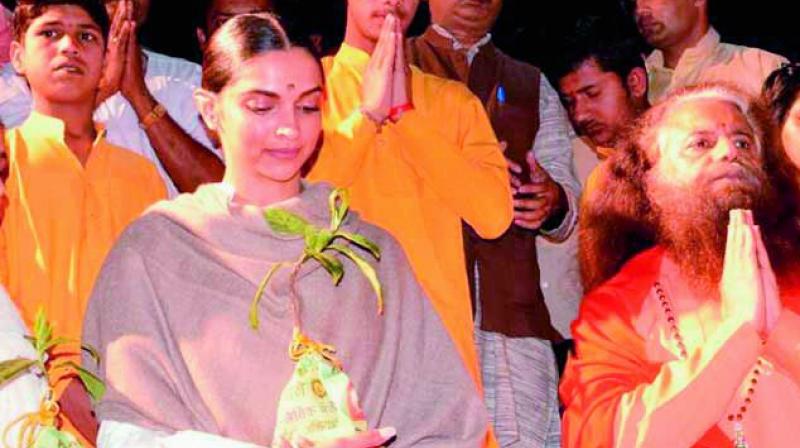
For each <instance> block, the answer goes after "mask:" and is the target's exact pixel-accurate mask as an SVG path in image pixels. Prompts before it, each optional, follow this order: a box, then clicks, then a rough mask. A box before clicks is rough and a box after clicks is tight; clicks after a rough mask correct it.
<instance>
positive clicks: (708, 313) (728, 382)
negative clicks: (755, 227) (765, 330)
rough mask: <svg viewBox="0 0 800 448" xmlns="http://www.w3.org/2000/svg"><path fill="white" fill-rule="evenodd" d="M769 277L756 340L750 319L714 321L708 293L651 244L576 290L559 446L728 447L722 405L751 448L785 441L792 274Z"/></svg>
mask: <svg viewBox="0 0 800 448" xmlns="http://www.w3.org/2000/svg"><path fill="white" fill-rule="evenodd" d="M656 281H658V282H659V283H660V284H661V286H662V288H663V291H664V292H665V297H667V300H668V301H669V303H668V305H667V307H668V308H670V309H671V311H672V313H673V314H674V318H675V323H676V325H677V329H678V332H679V333H680V335H681V339H682V340H683V344H684V345H685V347H686V352H687V356H686V357H683V356H682V355H681V349H680V344H679V343H678V342H677V338H676V337H675V333H674V331H673V330H671V325H672V324H671V322H670V321H669V317H667V313H666V312H665V311H664V305H662V304H661V300H660V299H659V298H658V297H659V295H658V294H657V293H656V291H655V288H654V285H655V282H656ZM779 283H780V285H779V286H780V288H781V298H782V302H783V304H784V308H783V311H782V313H781V315H780V317H779V319H778V323H777V324H776V327H775V328H774V329H773V330H772V333H771V334H770V335H769V336H768V338H767V340H766V341H765V343H763V344H762V341H761V339H760V337H759V334H758V333H757V332H756V330H755V327H753V326H752V325H750V324H745V325H741V326H738V327H737V326H733V325H730V324H728V323H726V322H724V321H722V320H721V318H720V310H719V301H718V300H716V299H708V298H702V297H701V298H698V297H695V294H694V293H693V292H692V291H691V290H690V289H689V288H688V286H687V284H686V281H685V280H684V278H683V277H682V276H681V274H680V272H679V270H678V267H677V266H676V264H675V263H674V262H673V261H672V260H670V259H669V257H667V256H666V255H665V252H664V250H663V249H662V248H660V247H656V248H653V249H650V250H648V251H645V252H643V253H641V254H639V255H638V256H636V257H635V258H633V259H632V260H631V261H629V262H628V263H627V264H626V265H625V266H624V267H623V268H622V270H621V271H620V272H619V273H618V274H617V275H616V276H615V277H614V278H612V279H611V280H609V281H608V282H606V283H605V284H603V285H601V286H600V287H598V288H596V289H595V290H593V291H592V292H590V293H589V294H588V295H587V296H586V297H585V298H584V300H583V303H582V305H581V311H580V315H579V317H578V320H577V321H576V322H575V323H574V324H573V329H572V334H573V337H574V338H575V349H576V356H575V357H573V358H572V359H570V360H569V363H568V364H567V369H566V372H565V375H564V380H563V383H562V386H561V397H562V400H563V401H564V403H565V405H566V412H565V414H564V426H563V428H564V439H563V442H564V446H569V447H603V448H606V447H647V448H651V447H655V448H657V447H688V446H692V447H703V448H711V447H714V448H717V447H726V446H733V439H734V425H733V422H731V421H729V420H728V416H729V415H734V416H735V415H736V413H738V412H740V411H741V407H742V406H745V407H746V408H747V410H746V412H744V414H743V420H742V425H743V428H744V434H745V437H746V439H747V441H748V443H749V444H750V446H751V447H755V448H757V447H779V446H780V447H784V446H794V445H796V431H797V427H798V424H800V315H798V313H799V312H800V288H798V284H799V283H798V282H797V278H791V279H790V278H784V279H780V280H779ZM756 370H758V373H756ZM754 379H755V382H754V381H753V380H754ZM751 387H753V388H754V393H753V394H752V395H750V394H749V393H748V389H750V388H751ZM748 397H749V398H750V399H751V402H750V403H747V402H746V399H747V398H748Z"/></svg>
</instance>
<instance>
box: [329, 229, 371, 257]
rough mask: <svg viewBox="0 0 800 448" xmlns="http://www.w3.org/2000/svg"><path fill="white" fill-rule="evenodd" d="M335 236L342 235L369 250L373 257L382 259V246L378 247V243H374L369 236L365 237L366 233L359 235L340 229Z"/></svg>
mask: <svg viewBox="0 0 800 448" xmlns="http://www.w3.org/2000/svg"><path fill="white" fill-rule="evenodd" d="M334 236H337V237H342V238H344V239H346V240H347V241H350V242H351V243H353V244H355V245H356V246H358V247H360V248H362V249H364V250H368V251H369V252H370V253H371V254H372V256H373V257H375V258H376V259H377V260H380V259H381V248H380V247H378V245H377V244H375V243H373V242H372V241H371V240H370V239H369V238H367V237H365V236H364V235H359V234H357V233H350V232H345V231H343V230H340V231H338V232H336V233H335V234H334Z"/></svg>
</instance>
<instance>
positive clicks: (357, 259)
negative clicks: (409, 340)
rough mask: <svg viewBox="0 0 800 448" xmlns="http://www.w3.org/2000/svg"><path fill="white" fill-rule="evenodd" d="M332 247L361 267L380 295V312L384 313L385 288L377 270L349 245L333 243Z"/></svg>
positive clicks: (377, 294)
mask: <svg viewBox="0 0 800 448" xmlns="http://www.w3.org/2000/svg"><path fill="white" fill-rule="evenodd" d="M330 248H331V249H333V250H335V251H337V252H339V253H341V254H342V255H344V256H346V257H347V258H349V259H351V260H353V263H355V264H356V266H358V267H359V269H361V272H362V273H363V274H364V276H365V277H367V280H368V281H369V283H370V284H371V285H372V289H373V290H374V291H375V295H376V296H378V314H381V313H383V288H382V287H381V282H380V280H378V274H377V273H376V272H375V268H373V267H372V265H371V264H369V263H367V261H366V260H364V259H363V258H361V256H359V255H358V254H357V253H355V252H354V251H353V250H352V249H350V248H349V247H345V246H341V245H339V244H331V246H330Z"/></svg>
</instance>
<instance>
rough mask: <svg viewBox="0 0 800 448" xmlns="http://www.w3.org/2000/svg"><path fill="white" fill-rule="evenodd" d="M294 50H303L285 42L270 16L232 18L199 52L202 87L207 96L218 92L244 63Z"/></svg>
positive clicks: (247, 15)
mask: <svg viewBox="0 0 800 448" xmlns="http://www.w3.org/2000/svg"><path fill="white" fill-rule="evenodd" d="M294 47H297V48H303V46H302V45H293V44H292V43H291V42H290V41H289V37H288V36H287V34H286V31H284V29H283V27H282V26H281V24H280V23H279V22H278V20H277V19H276V18H275V16H274V15H272V14H269V13H260V14H242V15H240V16H236V17H234V18H232V19H230V20H228V21H227V22H226V23H225V24H224V25H222V27H220V28H219V29H218V30H217V31H216V32H215V33H214V35H213V36H212V37H211V40H210V41H209V43H208V45H207V46H206V50H205V51H204V52H203V81H202V86H203V88H204V89H206V90H208V91H210V92H219V91H221V90H222V89H223V88H224V87H225V85H226V84H227V83H228V82H229V81H230V80H231V78H232V77H233V74H234V73H235V72H236V71H237V70H238V69H239V67H240V66H241V65H242V63H244V62H246V61H247V60H249V59H252V58H254V57H256V56H258V55H260V54H263V53H266V52H268V51H274V50H288V49H290V48H294Z"/></svg>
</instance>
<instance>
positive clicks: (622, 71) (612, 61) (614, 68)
mask: <svg viewBox="0 0 800 448" xmlns="http://www.w3.org/2000/svg"><path fill="white" fill-rule="evenodd" d="M643 51H644V46H643V44H642V42H641V41H640V40H639V39H638V38H636V37H634V36H631V35H620V34H619V33H614V32H611V31H609V29H608V28H603V27H602V26H601V24H599V22H597V21H590V22H589V23H583V24H579V25H578V29H577V31H576V33H575V37H573V38H572V39H569V40H568V41H567V42H566V44H565V45H564V47H563V48H562V52H561V56H560V57H559V58H558V59H559V62H558V63H557V64H556V66H555V67H554V70H553V72H554V75H555V79H556V80H560V79H561V78H563V77H564V76H566V75H568V74H570V73H572V72H574V71H575V70H577V69H579V68H580V67H581V65H583V64H584V63H586V62H594V63H596V64H597V66H598V67H600V69H601V70H603V71H604V72H613V73H616V74H617V75H618V76H619V77H620V79H621V80H622V81H623V84H624V82H625V79H627V77H628V75H629V74H630V73H631V71H633V70H634V69H636V68H641V69H643V70H646V68H645V64H644V58H643V56H642V54H643Z"/></svg>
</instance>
